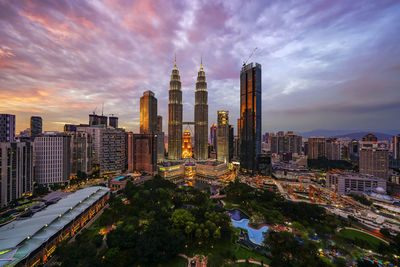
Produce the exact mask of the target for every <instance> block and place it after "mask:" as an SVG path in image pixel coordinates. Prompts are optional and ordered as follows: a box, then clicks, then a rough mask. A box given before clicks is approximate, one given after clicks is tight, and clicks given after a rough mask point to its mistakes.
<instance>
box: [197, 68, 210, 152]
mask: <svg viewBox="0 0 400 267" xmlns="http://www.w3.org/2000/svg"><path fill="white" fill-rule="evenodd" d="M207 98H208V93H207V82H206V75H205V73H204V70H203V64H202V63H201V64H200V70H199V72H198V74H197V82H196V91H195V105H194V140H195V141H194V157H195V158H196V159H199V160H206V159H207V158H208V104H207V103H208V99H207Z"/></svg>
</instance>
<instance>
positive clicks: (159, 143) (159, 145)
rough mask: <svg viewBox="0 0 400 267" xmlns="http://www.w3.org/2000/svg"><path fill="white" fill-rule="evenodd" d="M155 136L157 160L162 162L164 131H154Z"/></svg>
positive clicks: (163, 157)
mask: <svg viewBox="0 0 400 267" xmlns="http://www.w3.org/2000/svg"><path fill="white" fill-rule="evenodd" d="M155 136H156V137H157V162H163V161H164V159H165V142H164V137H165V136H164V132H157V131H156V133H155Z"/></svg>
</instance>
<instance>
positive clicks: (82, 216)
mask: <svg viewBox="0 0 400 267" xmlns="http://www.w3.org/2000/svg"><path fill="white" fill-rule="evenodd" d="M108 195H109V189H108V188H106V187H100V186H97V187H88V188H85V189H81V190H78V191H76V192H75V193H73V194H69V195H68V196H66V197H65V198H63V199H61V200H59V201H58V202H57V203H55V204H53V205H50V206H48V207H46V208H44V209H42V210H41V211H39V212H36V213H35V214H33V215H32V217H30V218H27V219H22V220H14V221H12V222H10V223H8V224H6V225H4V226H2V227H0V236H1V238H0V252H1V253H0V265H1V266H5V265H7V266H35V265H38V264H43V263H45V262H46V261H47V259H48V258H49V257H50V256H51V255H52V254H53V253H54V251H55V249H56V247H57V244H58V243H59V242H61V241H63V240H65V239H67V238H70V237H72V236H74V235H75V234H76V233H77V232H78V230H79V229H81V228H82V227H83V226H85V225H86V223H87V222H89V221H90V219H91V218H92V217H93V216H95V214H96V213H97V212H98V211H99V210H101V208H102V207H104V205H105V204H106V201H107V199H108Z"/></svg>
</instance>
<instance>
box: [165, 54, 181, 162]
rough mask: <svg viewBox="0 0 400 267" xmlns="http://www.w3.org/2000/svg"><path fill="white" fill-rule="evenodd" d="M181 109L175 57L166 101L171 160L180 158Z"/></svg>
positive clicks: (179, 83)
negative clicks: (167, 100)
mask: <svg viewBox="0 0 400 267" xmlns="http://www.w3.org/2000/svg"><path fill="white" fill-rule="evenodd" d="M182 111H183V107H182V90H181V80H180V76H179V70H178V67H177V66H176V59H175V63H174V68H173V69H172V74H171V81H170V83H169V102H168V158H169V159H172V160H180V159H181V158H182Z"/></svg>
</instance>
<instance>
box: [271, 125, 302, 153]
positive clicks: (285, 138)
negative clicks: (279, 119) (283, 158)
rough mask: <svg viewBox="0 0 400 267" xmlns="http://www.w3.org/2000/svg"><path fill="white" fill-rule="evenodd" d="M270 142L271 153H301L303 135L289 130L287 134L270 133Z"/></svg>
mask: <svg viewBox="0 0 400 267" xmlns="http://www.w3.org/2000/svg"><path fill="white" fill-rule="evenodd" d="M268 139H269V140H268V141H267V142H268V143H269V144H270V149H271V153H276V154H279V155H282V154H283V153H297V154H299V155H300V154H301V147H302V137H301V135H298V134H294V133H293V132H291V131H289V132H287V133H286V134H284V133H283V132H278V133H277V134H273V133H272V134H268Z"/></svg>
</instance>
